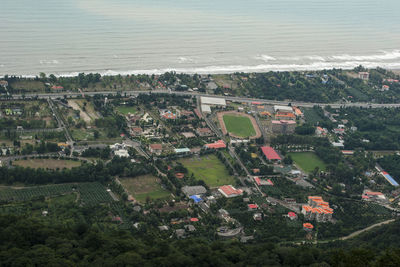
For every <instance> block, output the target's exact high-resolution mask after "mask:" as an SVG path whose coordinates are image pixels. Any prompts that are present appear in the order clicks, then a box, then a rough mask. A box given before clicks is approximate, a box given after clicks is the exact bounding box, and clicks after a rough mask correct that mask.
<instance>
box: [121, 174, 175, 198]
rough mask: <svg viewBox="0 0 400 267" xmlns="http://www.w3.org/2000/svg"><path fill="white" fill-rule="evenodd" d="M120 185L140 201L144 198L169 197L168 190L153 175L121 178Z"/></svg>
mask: <svg viewBox="0 0 400 267" xmlns="http://www.w3.org/2000/svg"><path fill="white" fill-rule="evenodd" d="M120 181H121V183H122V185H123V186H124V187H125V189H126V190H128V191H129V192H130V193H131V194H132V195H133V197H134V198H135V199H136V200H137V201H139V202H141V203H144V202H146V199H147V198H148V197H149V198H150V199H166V198H169V196H170V194H171V193H170V192H168V191H167V190H165V189H163V188H162V187H161V185H160V180H159V179H158V178H156V177H154V176H153V175H143V176H138V177H135V178H121V179H120Z"/></svg>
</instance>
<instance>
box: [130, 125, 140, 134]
mask: <svg viewBox="0 0 400 267" xmlns="http://www.w3.org/2000/svg"><path fill="white" fill-rule="evenodd" d="M142 133H143V129H142V128H141V127H132V128H131V130H130V134H131V135H132V136H138V135H141V134H142Z"/></svg>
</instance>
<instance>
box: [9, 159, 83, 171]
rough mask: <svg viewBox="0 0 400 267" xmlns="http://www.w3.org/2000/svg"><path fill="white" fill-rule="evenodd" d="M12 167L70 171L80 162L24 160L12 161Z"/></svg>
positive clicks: (79, 164)
mask: <svg viewBox="0 0 400 267" xmlns="http://www.w3.org/2000/svg"><path fill="white" fill-rule="evenodd" d="M13 165H15V166H21V167H25V168H27V167H29V168H34V169H38V168H44V169H64V168H67V169H71V168H73V167H78V166H81V162H80V161H74V160H59V159H26V160H16V161H13Z"/></svg>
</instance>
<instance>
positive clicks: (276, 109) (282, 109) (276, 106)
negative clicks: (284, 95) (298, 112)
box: [274, 105, 293, 112]
mask: <svg viewBox="0 0 400 267" xmlns="http://www.w3.org/2000/svg"><path fill="white" fill-rule="evenodd" d="M274 111H275V112H278V111H284V112H293V108H292V107H289V106H279V105H275V106H274Z"/></svg>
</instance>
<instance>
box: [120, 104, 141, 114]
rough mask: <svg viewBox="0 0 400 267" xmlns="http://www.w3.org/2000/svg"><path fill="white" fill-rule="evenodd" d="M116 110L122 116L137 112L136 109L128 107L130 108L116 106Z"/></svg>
mask: <svg viewBox="0 0 400 267" xmlns="http://www.w3.org/2000/svg"><path fill="white" fill-rule="evenodd" d="M116 109H117V111H118V112H120V113H122V114H124V115H127V114H129V113H130V114H135V113H136V112H137V109H136V107H130V106H118V107H117V108H116Z"/></svg>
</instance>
